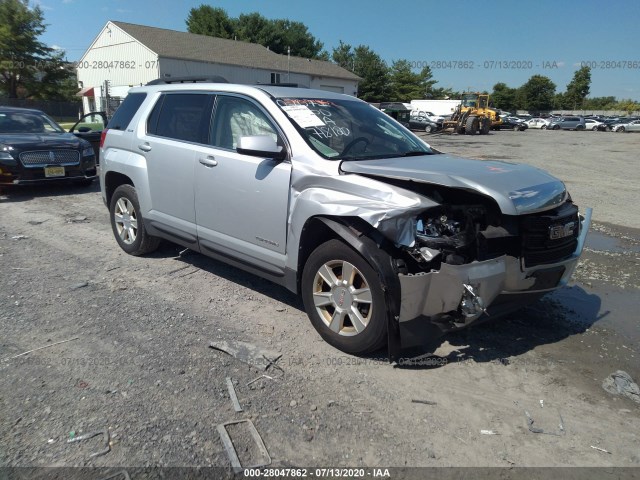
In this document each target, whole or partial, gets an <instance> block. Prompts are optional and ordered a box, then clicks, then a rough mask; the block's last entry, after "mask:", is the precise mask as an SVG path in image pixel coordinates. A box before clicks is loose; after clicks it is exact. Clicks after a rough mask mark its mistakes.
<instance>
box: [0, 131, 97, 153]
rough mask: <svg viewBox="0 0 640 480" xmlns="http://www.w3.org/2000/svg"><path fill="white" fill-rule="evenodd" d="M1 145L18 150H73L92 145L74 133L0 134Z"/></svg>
mask: <svg viewBox="0 0 640 480" xmlns="http://www.w3.org/2000/svg"><path fill="white" fill-rule="evenodd" d="M0 144H3V145H10V146H12V147H13V148H15V149H16V150H49V149H51V148H73V149H78V148H80V147H81V146H89V145H90V144H89V143H88V142H86V141H85V140H82V139H80V138H78V137H76V136H75V135H73V134H72V133H11V134H0Z"/></svg>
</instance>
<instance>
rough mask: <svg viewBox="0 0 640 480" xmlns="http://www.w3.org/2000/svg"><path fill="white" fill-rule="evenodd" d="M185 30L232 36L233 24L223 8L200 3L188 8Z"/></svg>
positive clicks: (212, 35) (220, 36) (201, 33)
mask: <svg viewBox="0 0 640 480" xmlns="http://www.w3.org/2000/svg"><path fill="white" fill-rule="evenodd" d="M187 31H188V32H189V33H197V34H199V35H208V36H210V37H219V38H233V34H234V32H235V25H234V21H233V20H232V19H231V18H229V15H227V12H226V10H224V9H223V8H214V7H212V6H210V5H200V6H199V7H197V8H192V9H191V10H189V16H188V17H187Z"/></svg>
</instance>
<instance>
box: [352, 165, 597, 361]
mask: <svg viewBox="0 0 640 480" xmlns="http://www.w3.org/2000/svg"><path fill="white" fill-rule="evenodd" d="M341 168H342V170H343V171H344V172H347V173H350V174H356V176H364V177H369V178H371V179H376V180H379V181H380V182H384V183H385V184H387V185H392V186H394V187H396V188H398V189H399V190H400V191H411V192H413V193H415V194H417V195H418V196H419V197H420V198H424V199H427V200H429V201H431V202H432V203H433V205H432V206H427V207H425V208H424V209H422V210H420V211H418V212H417V214H416V215H415V216H414V217H413V218H412V222H413V223H411V224H410V225H411V228H412V229H413V231H414V237H413V239H412V240H411V241H410V242H407V241H406V234H403V235H396V236H395V237H393V236H391V235H389V233H388V232H387V233H386V234H385V236H386V238H387V239H389V241H391V242H393V243H394V246H393V248H392V249H390V250H389V255H390V256H391V257H392V258H393V262H394V263H395V265H394V269H395V272H396V275H397V279H398V282H397V283H396V285H398V284H399V287H398V290H399V292H397V297H398V302H397V304H398V310H397V312H391V313H392V315H390V320H389V335H390V336H389V346H390V349H389V353H390V357H392V358H393V357H394V356H395V355H397V351H398V349H399V348H405V347H412V346H423V345H425V344H427V343H428V342H430V341H432V340H434V339H436V338H438V337H440V336H441V335H442V334H444V333H446V332H450V331H452V330H456V329H459V328H463V327H467V326H469V325H471V324H472V323H476V322H478V321H481V320H483V319H486V318H488V317H497V316H500V315H503V314H505V313H509V312H511V311H514V310H516V309H518V308H520V307H522V306H524V305H526V304H527V303H530V302H532V301H535V300H537V299H539V298H540V297H541V296H542V295H544V294H545V293H547V292H549V291H551V290H554V289H556V288H558V287H561V286H563V285H565V284H566V283H567V282H568V281H569V278H570V277H571V275H572V273H573V271H574V269H575V267H576V265H577V263H578V259H579V257H580V255H581V253H582V249H583V246H584V241H585V237H586V235H587V231H588V229H589V225H590V222H591V209H587V210H586V211H585V213H584V215H580V214H579V212H578V207H577V206H576V205H574V204H573V201H572V200H571V197H570V196H569V194H568V193H567V191H566V188H565V186H564V184H563V183H562V182H561V181H559V180H558V179H556V178H555V177H553V176H551V175H549V174H548V173H546V172H543V171H542V170H539V169H535V168H532V167H529V166H527V165H518V164H511V163H507V162H499V161H475V160H468V159H462V158H458V157H453V156H449V155H444V154H439V155H431V156H417V157H412V158H400V159H381V160H378V161H360V162H343V165H342V167H341ZM414 212H415V211H414ZM408 224H409V222H408V221H406V222H405V223H404V225H403V227H404V228H403V229H402V231H403V232H405V231H406V229H407V225H408ZM378 230H379V231H380V229H379V228H378ZM401 240H402V241H401Z"/></svg>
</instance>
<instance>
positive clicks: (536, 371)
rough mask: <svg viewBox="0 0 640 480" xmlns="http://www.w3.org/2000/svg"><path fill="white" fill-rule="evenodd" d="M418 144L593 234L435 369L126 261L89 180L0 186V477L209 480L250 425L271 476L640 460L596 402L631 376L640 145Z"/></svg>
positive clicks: (274, 293)
mask: <svg viewBox="0 0 640 480" xmlns="http://www.w3.org/2000/svg"><path fill="white" fill-rule="evenodd" d="M425 138H426V139H427V141H429V142H430V143H431V144H432V145H433V146H434V147H436V148H438V149H440V150H442V151H446V152H449V153H456V154H461V155H464V156H470V157H474V158H478V159H489V158H491V159H504V160H513V161H517V162H524V163H529V164H532V165H535V166H539V167H541V168H544V169H547V170H549V171H551V172H552V173H553V174H555V175H557V176H558V177H560V178H562V179H563V180H564V181H565V182H566V183H567V185H568V187H569V189H570V191H571V194H572V196H573V199H574V201H575V202H576V203H577V204H578V205H580V206H581V207H587V206H592V207H594V222H595V224H594V230H593V231H592V234H591V235H590V237H589V242H588V249H587V252H586V254H585V256H584V259H583V261H582V262H581V264H580V266H579V269H578V271H577V274H576V278H575V280H576V282H575V284H574V285H572V286H571V287H570V288H566V289H564V290H562V291H560V292H557V293H554V294H553V295H550V296H547V297H545V298H544V299H543V300H542V301H541V302H539V303H538V304H536V305H534V306H532V307H530V308H527V309H525V310H523V311H521V312H518V313H517V314H514V315H511V316H510V317H509V318H507V319H504V320H502V321H500V322H494V323H491V324H487V325H484V326H481V327H477V328H475V329H470V330H468V331H466V332H461V333H459V334H455V335H451V336H449V337H447V338H446V339H444V341H443V342H442V343H441V344H440V345H438V348H437V350H436V352H435V353H436V355H437V356H438V358H439V359H442V360H441V363H443V364H444V365H442V366H438V367H429V368H406V367H403V366H398V365H396V366H392V365H389V364H388V363H387V362H386V361H385V357H384V352H382V353H381V354H380V355H378V356H371V357H366V358H357V357H351V356H347V355H343V354H341V353H340V352H338V351H336V350H334V349H333V348H331V347H330V346H328V345H327V344H326V343H324V342H323V341H322V340H321V339H320V337H319V336H318V335H317V334H316V332H315V331H314V330H313V328H312V327H311V325H310V322H309V321H308V319H307V317H306V315H305V314H304V312H303V311H302V305H301V302H300V301H299V300H298V299H297V298H296V297H295V296H294V295H292V294H290V293H289V292H288V291H286V290H285V289H283V288H280V287H278V286H275V285H273V284H270V283H269V282H267V281H264V280H261V279H259V278H257V277H254V276H251V275H248V274H245V273H243V272H240V271H237V270H234V269H232V268H230V267H227V266H225V265H223V264H220V263H218V262H215V261H212V260H209V259H207V258H206V257H204V256H201V255H198V254H194V253H186V254H184V255H182V256H180V255H179V252H180V248H178V247H176V246H174V245H170V244H167V245H164V246H163V247H162V248H161V250H160V251H158V252H157V253H155V254H153V255H151V256H149V257H145V258H134V257H131V256H127V255H126V254H124V253H123V252H122V251H121V250H120V249H119V248H118V246H117V244H116V242H115V240H114V239H113V236H112V233H111V229H110V226H109V222H108V212H107V209H106V208H105V207H104V205H103V204H102V201H101V198H100V194H99V192H98V191H97V188H98V187H97V185H96V186H94V187H93V188H90V189H80V188H74V187H58V186H46V187H38V188H36V187H30V188H25V189H20V190H17V189H16V190H9V191H5V192H3V193H4V194H3V195H2V196H0V265H1V267H2V276H1V277H0V328H1V331H2V332H3V334H2V337H1V338H0V412H2V413H1V414H0V465H4V466H98V467H101V466H107V467H126V468H133V467H155V466H176V467H177V466H224V467H226V466H228V465H229V460H228V458H227V455H226V453H225V451H224V448H223V444H222V442H221V440H220V437H219V435H218V432H217V431H216V425H218V424H220V423H223V422H227V421H230V420H240V419H245V418H248V419H252V421H253V423H254V424H255V426H256V428H257V430H258V432H259V433H260V435H261V436H262V438H263V440H264V443H265V445H266V447H267V450H268V452H269V454H270V456H271V458H272V466H287V465H289V466H291V465H298V466H307V467H312V466H313V467H315V466H323V467H342V466H367V467H376V466H380V467H389V466H398V467H404V466H499V467H500V466H501V467H514V466H518V467H519V466H623V467H638V466H640V453H639V451H638V445H639V444H640V433H639V432H640V404H638V403H634V402H633V401H631V400H629V399H627V398H623V397H621V396H614V395H611V394H609V393H607V392H605V391H604V390H603V388H602V386H601V384H602V382H603V380H604V379H605V378H606V377H607V376H608V375H609V374H611V373H613V372H614V371H616V370H624V371H626V372H628V373H629V374H630V375H631V376H632V377H633V378H634V379H635V380H636V382H638V381H640V362H639V359H640V357H639V355H640V354H639V350H640V331H639V327H638V321H637V312H638V311H639V310H640V300H639V299H640V296H639V295H638V293H639V289H640V216H639V215H638V209H637V205H636V200H637V197H638V191H639V186H640V173H639V171H638V169H637V165H636V163H637V158H638V154H637V152H638V146H639V145H640V135H635V134H613V133H603V132H546V131H527V132H496V133H492V134H490V135H487V136H477V137H464V136H445V135H430V136H425ZM71 339H74V340H71ZM64 340H70V341H68V342H66V343H61V344H58V345H52V344H54V343H56V342H60V341H64ZM222 340H225V341H244V342H249V343H252V344H254V345H256V346H258V347H260V348H263V349H267V350H271V351H275V352H278V354H279V355H280V354H281V355H282V357H281V358H280V359H279V360H278V361H277V362H276V365H277V367H275V366H273V365H272V366H270V367H269V368H268V369H267V370H264V368H263V366H260V365H258V366H248V365H247V364H245V363H242V362H240V361H238V360H236V359H234V358H233V357H231V356H229V355H226V354H224V353H222V352H220V351H216V350H213V349H211V348H209V343H210V342H212V341H222ZM43 346H44V347H49V348H45V349H41V350H37V351H35V352H33V353H30V354H27V355H22V356H20V357H17V358H12V357H14V356H16V355H18V354H20V353H22V352H25V351H28V350H32V349H36V348H39V347H43ZM445 361H446V362H445ZM262 374H265V375H268V376H269V377H271V378H261V379H259V380H257V381H255V382H253V383H251V384H250V385H247V383H248V382H250V381H252V380H254V379H256V378H257V377H259V376H260V375H262ZM227 377H230V378H231V379H232V381H233V383H234V386H235V391H236V393H237V396H238V399H239V402H240V404H241V405H242V408H243V412H240V413H237V412H235V411H234V408H233V405H232V403H231V400H230V399H229V393H228V389H227V384H226V381H225V379H226V378H227ZM412 400H421V401H428V402H433V403H432V404H425V403H414V402H412ZM525 410H526V411H527V412H529V414H530V416H531V417H532V418H533V419H534V420H535V423H534V427H537V428H542V429H544V430H545V431H546V432H548V433H552V434H551V435H546V434H540V433H534V432H532V431H530V429H529V428H528V426H529V425H528V422H527V416H526V414H525ZM560 421H561V422H562V423H563V427H564V431H561V430H559V428H558V425H559V423H560ZM105 428H107V429H108V431H109V432H110V439H111V448H110V451H109V452H108V453H106V454H104V455H100V456H95V457H91V456H90V455H91V453H93V452H96V451H99V450H100V449H101V448H102V444H101V440H100V437H95V438H93V439H90V440H86V441H80V442H77V443H68V442H67V440H68V439H69V438H73V437H77V436H79V435H82V434H85V433H87V432H93V431H97V430H102V429H105ZM481 430H491V431H493V432H494V433H496V435H486V434H482V433H481ZM232 433H233V432H232ZM235 437H236V438H235V440H236V441H237V442H238V443H239V444H242V443H243V442H245V441H247V438H246V436H245V435H243V434H242V432H239V431H238V432H236V433H235ZM592 447H597V448H599V449H602V450H606V452H609V453H605V452H603V451H602V450H598V449H596V448H592ZM239 456H240V460H241V461H242V462H244V463H246V462H251V461H252V460H253V461H255V460H257V459H258V458H259V455H258V453H257V451H256V449H255V448H254V447H251V446H250V445H249V444H248V443H247V447H246V448H239Z"/></svg>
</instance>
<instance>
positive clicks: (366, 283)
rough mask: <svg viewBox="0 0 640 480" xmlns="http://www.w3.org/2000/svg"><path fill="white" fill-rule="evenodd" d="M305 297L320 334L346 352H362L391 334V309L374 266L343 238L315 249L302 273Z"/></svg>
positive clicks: (313, 323) (303, 297)
mask: <svg viewBox="0 0 640 480" xmlns="http://www.w3.org/2000/svg"><path fill="white" fill-rule="evenodd" d="M301 289H302V301H303V302H304V307H305V310H306V312H307V315H308V316H309V319H310V320H311V323H312V325H313V326H314V328H315V329H316V330H317V331H318V333H319V334H320V336H322V338H323V339H324V340H325V341H326V342H327V343H329V344H330V345H333V346H334V347H336V348H337V349H339V350H342V351H343V352H346V353H350V354H355V355H361V354H365V353H369V352H373V351H375V350H378V349H379V348H381V347H382V346H383V345H384V343H385V341H386V338H387V308H386V302H385V297H384V292H383V288H382V284H381V282H380V279H379V277H378V275H377V274H376V272H375V270H374V269H373V268H372V267H371V265H369V263H368V262H367V261H366V260H365V259H364V258H363V257H361V256H360V255H359V254H358V253H357V252H355V251H354V250H353V249H351V248H350V247H348V246H347V245H346V244H344V243H343V242H341V241H339V240H330V241H328V242H326V243H323V244H322V245H320V246H319V247H318V248H316V249H315V250H314V251H313V252H312V253H311V255H310V256H309V258H308V259H307V262H306V264H305V266H304V271H303V273H302V282H301Z"/></svg>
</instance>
